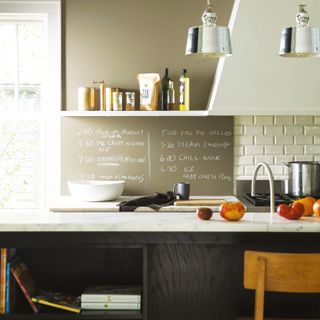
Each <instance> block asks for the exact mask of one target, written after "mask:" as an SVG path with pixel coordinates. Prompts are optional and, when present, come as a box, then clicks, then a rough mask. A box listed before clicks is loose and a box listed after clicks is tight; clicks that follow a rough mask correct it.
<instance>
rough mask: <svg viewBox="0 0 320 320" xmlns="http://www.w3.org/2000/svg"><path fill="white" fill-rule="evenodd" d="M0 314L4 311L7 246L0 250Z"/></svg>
mask: <svg viewBox="0 0 320 320" xmlns="http://www.w3.org/2000/svg"><path fill="white" fill-rule="evenodd" d="M0 257H1V262H0V314H5V311H6V267H7V248H1V250H0Z"/></svg>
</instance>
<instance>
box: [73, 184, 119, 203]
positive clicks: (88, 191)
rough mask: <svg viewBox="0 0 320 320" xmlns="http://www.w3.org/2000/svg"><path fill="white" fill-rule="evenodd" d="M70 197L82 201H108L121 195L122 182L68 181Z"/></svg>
mask: <svg viewBox="0 0 320 320" xmlns="http://www.w3.org/2000/svg"><path fill="white" fill-rule="evenodd" d="M68 187H69V191H70V193H71V196H72V197H74V198H76V199H78V200H82V201H108V200H109V201H110V200H115V199H117V198H119V197H120V196H121V195H122V192H123V188H124V181H108V180H86V181H81V180H68Z"/></svg>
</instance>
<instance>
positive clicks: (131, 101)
mask: <svg viewBox="0 0 320 320" xmlns="http://www.w3.org/2000/svg"><path fill="white" fill-rule="evenodd" d="M125 110H126V111H134V110H135V93H134V92H126V108H125Z"/></svg>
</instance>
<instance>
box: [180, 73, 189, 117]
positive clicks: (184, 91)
mask: <svg viewBox="0 0 320 320" xmlns="http://www.w3.org/2000/svg"><path fill="white" fill-rule="evenodd" d="M179 102H180V108H179V109H180V111H189V110H190V79H189V77H188V75H187V69H183V71H182V74H181V76H180V81H179Z"/></svg>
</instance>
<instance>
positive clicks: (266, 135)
mask: <svg viewBox="0 0 320 320" xmlns="http://www.w3.org/2000/svg"><path fill="white" fill-rule="evenodd" d="M234 134H235V139H234V142H235V147H234V151H235V159H234V174H235V177H236V178H239V177H242V178H248V179H251V176H252V174H253V171H254V168H255V167H256V165H257V164H258V163H259V162H262V161H264V162H267V163H268V164H269V165H270V166H271V170H272V172H273V174H274V176H275V177H276V178H278V179H287V178H288V168H287V167H286V166H285V165H284V164H282V162H281V161H285V162H290V161H303V160H305V161H320V116H315V117H314V116H240V117H235V126H234ZM258 176H259V178H260V179H261V178H263V179H264V178H267V177H266V172H265V170H264V169H263V168H261V169H260V170H259V174H258Z"/></svg>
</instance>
